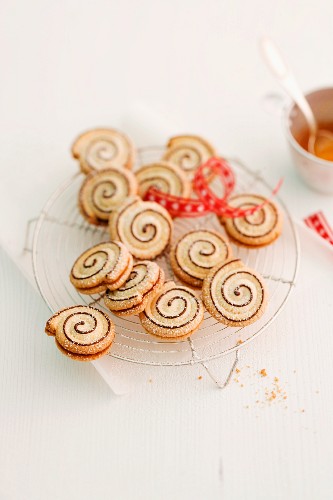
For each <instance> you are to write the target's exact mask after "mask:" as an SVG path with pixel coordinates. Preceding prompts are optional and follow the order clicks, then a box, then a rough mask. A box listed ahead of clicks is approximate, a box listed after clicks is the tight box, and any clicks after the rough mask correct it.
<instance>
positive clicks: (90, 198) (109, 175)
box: [79, 168, 137, 226]
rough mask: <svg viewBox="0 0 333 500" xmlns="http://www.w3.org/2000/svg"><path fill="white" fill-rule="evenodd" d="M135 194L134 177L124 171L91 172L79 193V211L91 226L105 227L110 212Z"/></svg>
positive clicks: (135, 184) (113, 169)
mask: <svg viewBox="0 0 333 500" xmlns="http://www.w3.org/2000/svg"><path fill="white" fill-rule="evenodd" d="M136 192H137V181H136V178H135V175H134V174H133V173H132V172H131V171H129V170H125V169H118V168H107V169H104V170H101V171H99V172H96V171H95V172H91V174H89V175H88V176H87V177H86V178H85V180H84V181H83V184H82V186H81V189H80V193H79V208H80V211H81V213H82V215H83V217H85V219H87V220H88V222H90V223H91V224H96V225H99V226H106V225H107V224H108V220H109V217H110V214H111V212H112V211H113V210H114V209H115V208H117V207H118V206H119V205H121V204H122V203H123V202H124V201H125V200H126V198H127V197H128V196H132V195H135V194H136Z"/></svg>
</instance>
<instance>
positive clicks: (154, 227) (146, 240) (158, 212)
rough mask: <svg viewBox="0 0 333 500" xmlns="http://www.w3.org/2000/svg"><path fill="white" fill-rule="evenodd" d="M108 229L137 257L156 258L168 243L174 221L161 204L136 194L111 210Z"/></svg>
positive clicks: (112, 236)
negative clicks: (143, 199)
mask: <svg viewBox="0 0 333 500" xmlns="http://www.w3.org/2000/svg"><path fill="white" fill-rule="evenodd" d="M109 230H110V235H111V238H112V239H114V240H120V241H121V242H122V243H124V245H126V247H127V248H128V250H129V251H130V252H131V254H132V255H133V256H134V257H136V258H137V259H154V258H155V257H157V256H158V255H160V254H161V253H162V252H163V251H164V250H165V248H166V247H167V245H168V244H169V241H170V238H171V235H172V230H173V222H172V219H171V217H170V215H169V213H168V211H167V210H165V208H163V207H162V206H161V205H159V204H158V203H155V202H151V201H142V200H141V198H139V197H138V196H135V197H132V198H128V199H127V200H126V202H125V203H123V205H121V206H120V207H118V208H117V209H116V210H114V211H113V212H112V214H111V216H110V220H109Z"/></svg>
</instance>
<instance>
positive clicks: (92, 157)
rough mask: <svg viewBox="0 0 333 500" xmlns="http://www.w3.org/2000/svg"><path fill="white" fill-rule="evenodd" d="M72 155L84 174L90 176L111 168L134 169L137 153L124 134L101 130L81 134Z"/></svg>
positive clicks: (112, 130)
mask: <svg viewBox="0 0 333 500" xmlns="http://www.w3.org/2000/svg"><path fill="white" fill-rule="evenodd" d="M72 155H73V156H74V158H77V159H78V160H79V162H80V166H81V170H82V172H83V173H85V174H89V172H91V171H92V170H101V169H103V168H109V167H125V168H132V166H133V163H134V157H135V151H134V146H133V144H132V142H131V141H130V139H129V138H128V137H127V136H126V135H125V134H123V133H122V132H119V131H118V130H114V129H111V128H110V129H109V128H100V129H93V130H88V131H87V132H84V133H83V134H81V135H80V136H79V137H78V138H77V139H76V140H75V142H74V144H73V146H72Z"/></svg>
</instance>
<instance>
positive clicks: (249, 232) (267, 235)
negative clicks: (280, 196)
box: [220, 194, 282, 247]
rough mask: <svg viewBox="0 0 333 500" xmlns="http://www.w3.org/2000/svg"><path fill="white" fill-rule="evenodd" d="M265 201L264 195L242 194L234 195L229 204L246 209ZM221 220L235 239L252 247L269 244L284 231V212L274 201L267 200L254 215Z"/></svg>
mask: <svg viewBox="0 0 333 500" xmlns="http://www.w3.org/2000/svg"><path fill="white" fill-rule="evenodd" d="M264 201H265V198H264V197H263V196H259V195H256V194H241V195H237V196H234V197H232V198H231V199H230V200H229V204H230V205H231V206H232V207H237V208H241V209H244V210H245V209H247V208H252V207H254V206H257V205H261V204H262V203H263V202H264ZM220 221H221V222H222V224H224V226H225V230H226V231H227V233H228V234H229V236H230V237H231V238H232V239H233V240H235V241H236V242H238V243H241V244H243V245H246V246H250V247H260V246H264V245H269V244H270V243H272V242H273V241H275V240H276V239H277V238H278V237H279V236H280V234H281V231H282V214H281V212H280V210H279V209H278V207H277V206H276V205H275V203H273V202H272V201H267V202H266V203H265V205H264V206H263V207H262V208H260V209H259V210H258V211H257V212H255V213H254V214H252V215H246V216H244V217H236V218H234V219H232V218H227V217H224V218H221V219H220Z"/></svg>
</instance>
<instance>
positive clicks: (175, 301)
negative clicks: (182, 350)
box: [139, 281, 204, 340]
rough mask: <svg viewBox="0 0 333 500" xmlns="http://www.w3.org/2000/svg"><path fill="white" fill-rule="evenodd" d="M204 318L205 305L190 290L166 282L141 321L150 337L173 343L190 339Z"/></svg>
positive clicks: (143, 313) (142, 315) (142, 314)
mask: <svg viewBox="0 0 333 500" xmlns="http://www.w3.org/2000/svg"><path fill="white" fill-rule="evenodd" d="M203 315H204V307H203V303H202V301H201V300H200V299H198V297H196V295H195V293H194V292H193V291H192V290H191V289H190V288H187V287H185V286H179V285H176V284H175V283H174V282H173V281H167V282H166V283H165V284H164V285H163V287H162V288H161V289H160V291H159V292H158V294H157V295H155V297H154V298H153V299H152V300H151V301H150V302H149V303H148V305H147V306H146V308H145V310H144V311H143V312H142V313H140V315H139V317H140V321H141V324H142V326H143V327H144V329H145V330H146V331H147V332H149V333H150V334H152V335H156V336H157V337H163V338H165V339H169V340H174V339H182V338H186V337H189V336H190V335H191V334H192V333H193V332H194V331H195V330H197V329H198V328H199V326H200V324H201V322H202V320H203Z"/></svg>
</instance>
